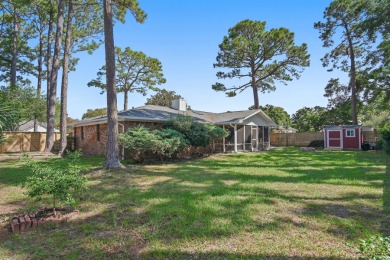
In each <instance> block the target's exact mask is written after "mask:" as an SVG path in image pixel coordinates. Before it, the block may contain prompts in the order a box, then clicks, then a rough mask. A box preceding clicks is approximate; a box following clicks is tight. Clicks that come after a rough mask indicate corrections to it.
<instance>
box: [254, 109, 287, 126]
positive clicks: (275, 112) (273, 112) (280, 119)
mask: <svg viewBox="0 0 390 260" xmlns="http://www.w3.org/2000/svg"><path fill="white" fill-rule="evenodd" d="M259 108H260V109H261V110H263V112H264V113H266V114H267V115H268V116H269V117H270V118H271V119H272V120H273V121H274V122H275V123H276V124H277V125H280V126H286V127H289V126H290V125H291V119H290V115H289V114H288V113H287V111H286V110H284V108H283V107H277V106H273V105H269V104H267V105H265V106H260V107H259ZM249 109H255V107H254V106H251V107H249Z"/></svg>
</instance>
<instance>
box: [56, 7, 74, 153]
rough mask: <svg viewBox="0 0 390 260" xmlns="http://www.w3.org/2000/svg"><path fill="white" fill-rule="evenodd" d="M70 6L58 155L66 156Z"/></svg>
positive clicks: (70, 9)
mask: <svg viewBox="0 0 390 260" xmlns="http://www.w3.org/2000/svg"><path fill="white" fill-rule="evenodd" d="M68 2H69V5H68V21H67V25H66V36H65V49H64V69H63V72H62V82H61V116H60V131H61V139H60V140H61V147H60V151H59V153H58V155H61V156H62V155H64V152H65V149H66V145H67V138H66V132H67V131H66V130H67V123H66V118H67V116H68V111H67V108H68V73H69V53H70V44H71V40H72V19H73V0H69V1H68Z"/></svg>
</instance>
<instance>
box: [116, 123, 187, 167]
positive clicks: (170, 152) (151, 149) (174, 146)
mask: <svg viewBox="0 0 390 260" xmlns="http://www.w3.org/2000/svg"><path fill="white" fill-rule="evenodd" d="M119 140H120V141H121V142H122V143H123V144H124V146H125V147H126V149H128V150H129V152H130V155H131V156H132V157H133V159H134V160H135V161H137V162H140V161H142V160H143V159H145V156H146V154H147V153H152V154H156V155H157V156H159V157H160V159H161V160H163V159H164V158H171V157H172V156H174V155H176V154H177V153H178V152H179V151H180V150H181V149H182V148H184V147H185V146H187V145H188V144H187V142H186V140H185V139H184V138H183V136H182V134H180V133H179V132H178V131H176V130H173V129H162V130H154V131H152V130H149V129H148V128H145V127H143V126H140V127H135V128H131V129H128V130H127V131H126V133H124V134H120V135H119Z"/></svg>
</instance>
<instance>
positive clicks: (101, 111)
mask: <svg viewBox="0 0 390 260" xmlns="http://www.w3.org/2000/svg"><path fill="white" fill-rule="evenodd" d="M106 115H107V108H106V107H104V108H95V109H87V112H85V113H84V114H83V117H82V119H87V118H92V117H97V116H106Z"/></svg>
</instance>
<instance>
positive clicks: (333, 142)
mask: <svg viewBox="0 0 390 260" xmlns="http://www.w3.org/2000/svg"><path fill="white" fill-rule="evenodd" d="M327 132H328V138H327V140H328V147H329V148H342V145H341V140H342V139H341V130H328V131H327Z"/></svg>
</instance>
